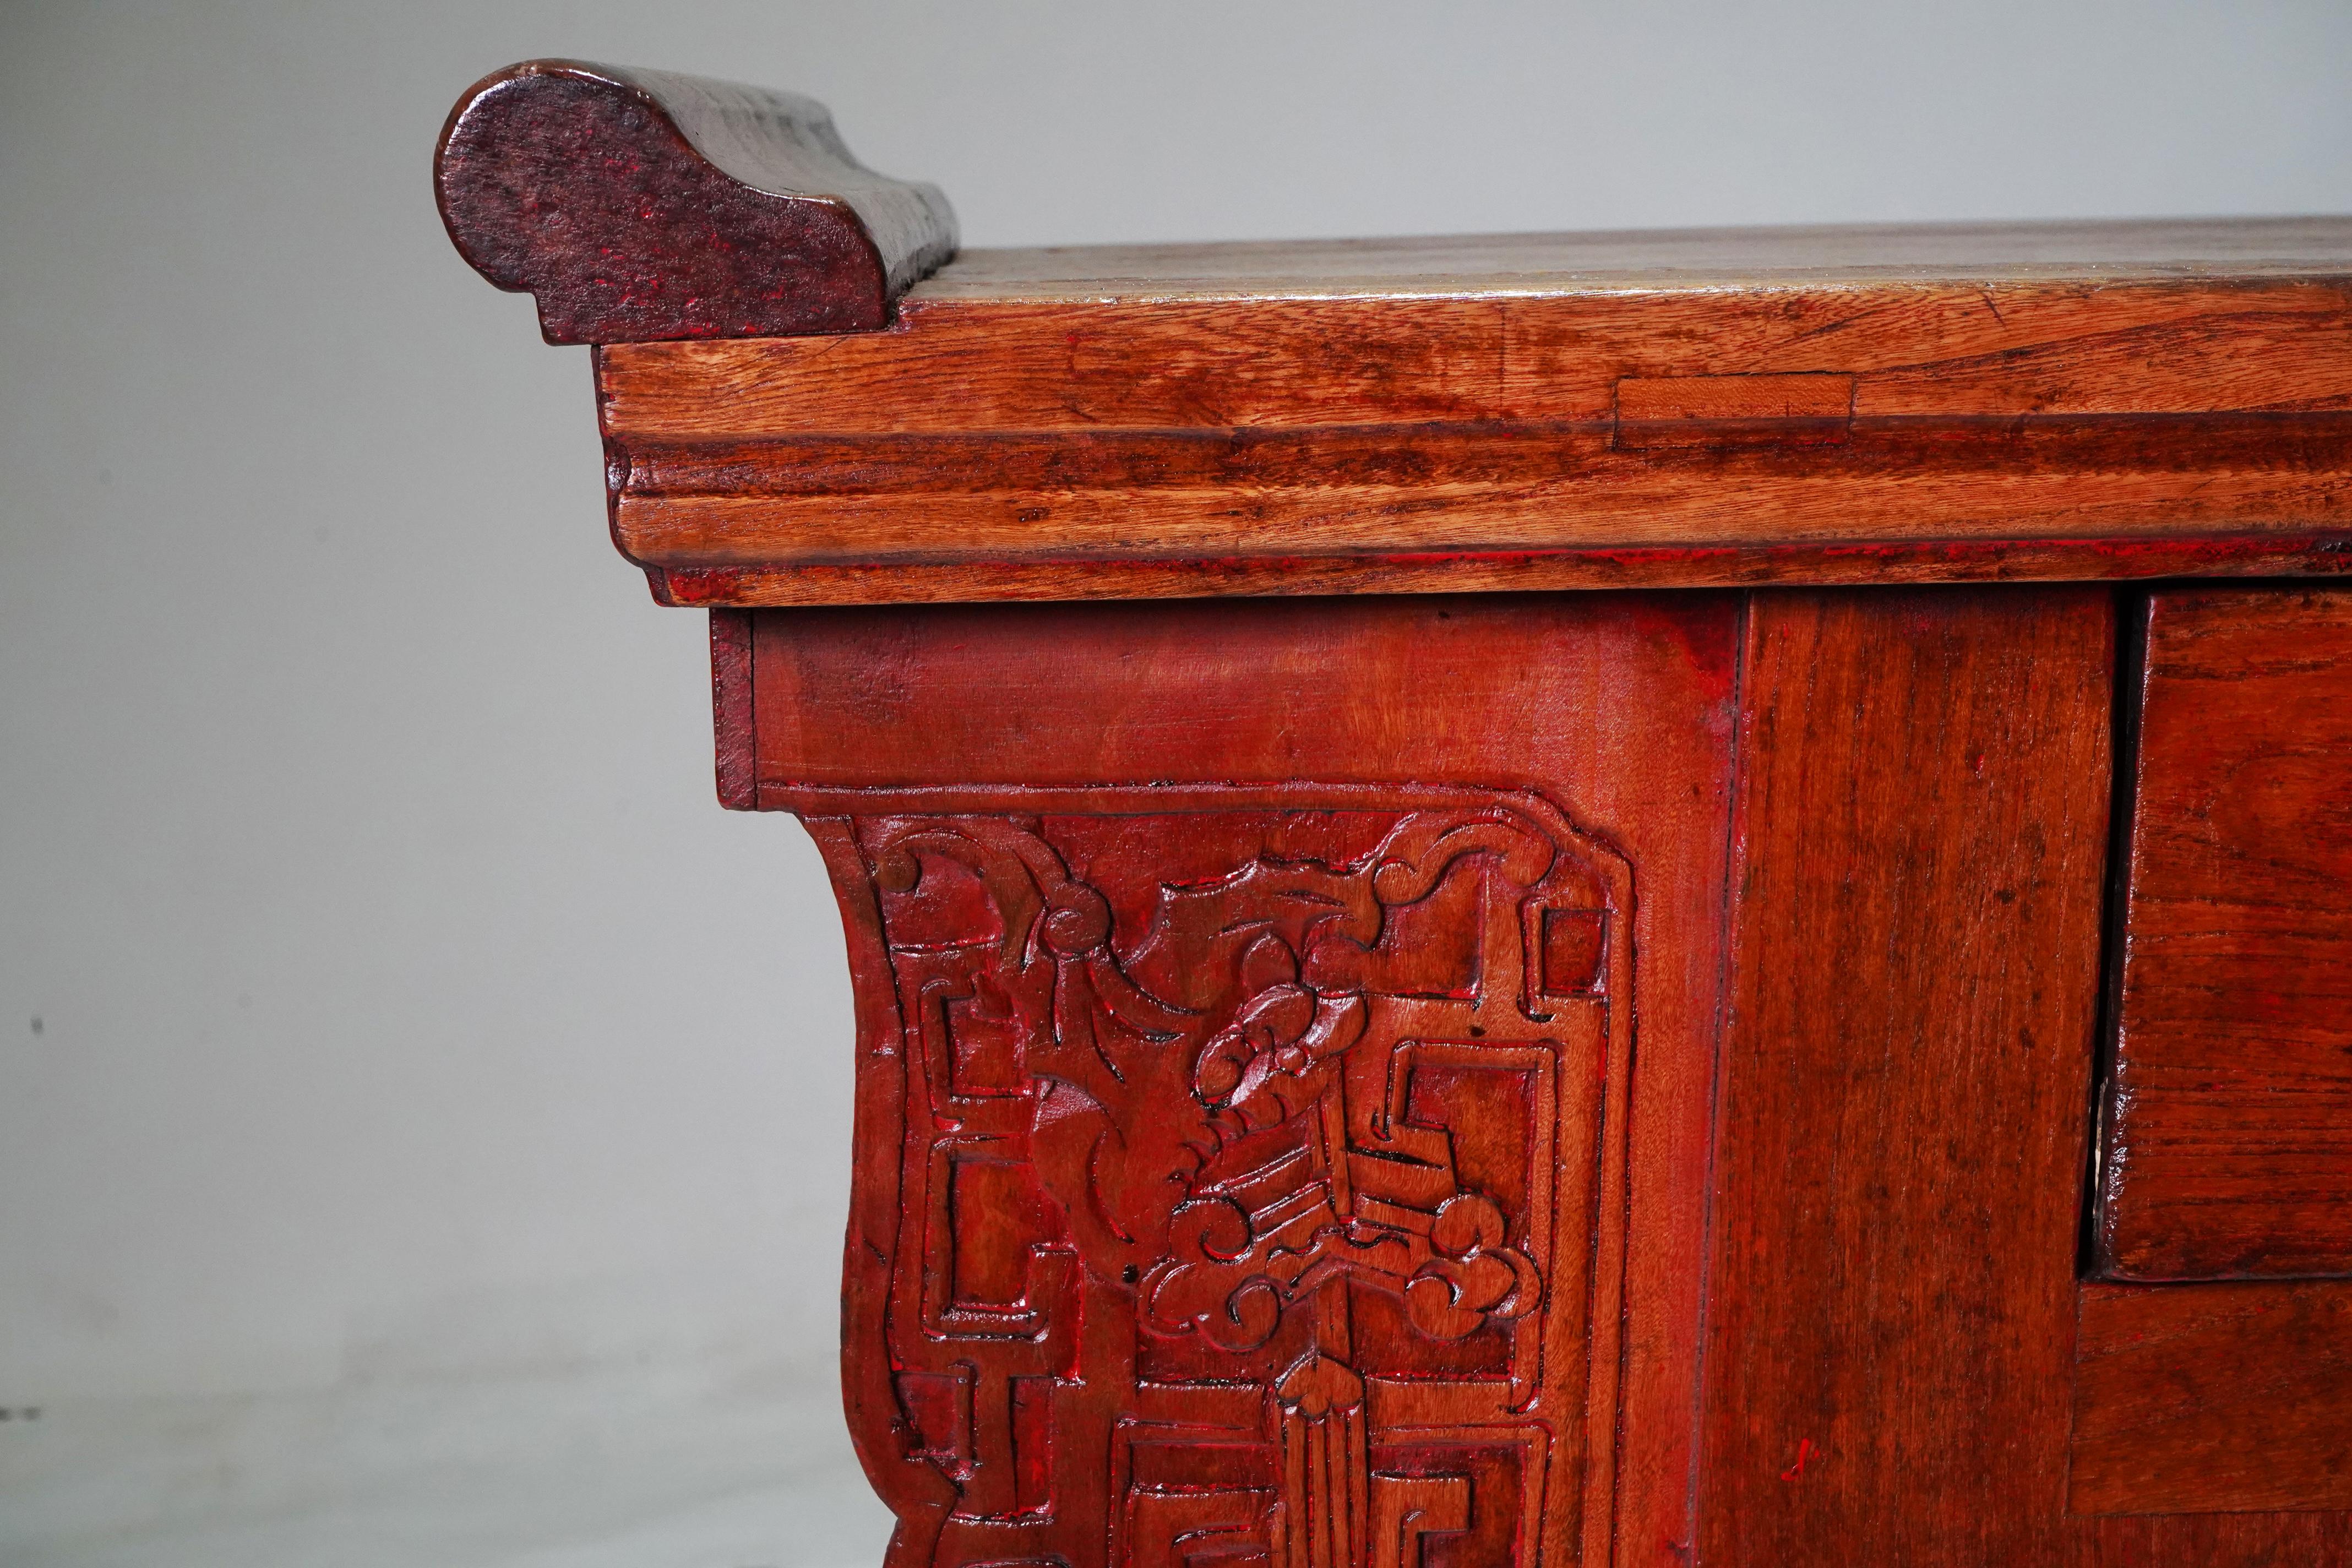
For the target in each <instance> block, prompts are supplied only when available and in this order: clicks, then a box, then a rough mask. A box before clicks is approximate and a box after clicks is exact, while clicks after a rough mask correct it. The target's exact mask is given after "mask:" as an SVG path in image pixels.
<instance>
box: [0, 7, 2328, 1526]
mask: <svg viewBox="0 0 2352 1568" xmlns="http://www.w3.org/2000/svg"><path fill="white" fill-rule="evenodd" d="M535 54H571V55H581V56H585V57H588V58H605V59H612V60H616V61H624V62H629V63H635V64H642V65H651V66H661V67H667V68H674V69H680V70H687V71H695V72H701V73H705V74H713V75H720V76H729V77H735V78H740V79H746V80H751V81H757V82H762V83H767V84H771V85H776V86H786V87H793V88H797V89H802V90H804V91H808V92H811V93H814V94H815V95H817V96H818V97H820V98H823V99H824V100H826V101H828V102H829V103H830V104H831V105H832V106H833V108H834V110H835V115H836V118H837V120H838V121H839V123H840V124H841V126H842V127H843V129H844V132H845V135H846V136H847V138H848V140H849V142H850V144H851V145H852V146H853V147H854V148H856V150H857V152H858V153H859V154H860V155H861V156H862V157H864V158H865V159H866V161H867V162H868V163H872V164H874V165H875V166H877V167H878V168H881V169H884V170H887V171H889V172H891V173H894V174H908V175H916V176H921V177H926V178H930V179H934V180H936V181H938V182H939V183H940V184H942V185H944V186H945V187H946V189H947V190H948V191H949V192H950V195H952V197H953V198H954V200H955V202H956V204H957V206H958V208H959V210H960V212H961V215H962V218H963V222H964V229H965V235H966V238H967V240H968V242H970V243H972V244H976V245H1006V244H1034V243H1047V242H1057V241H1082V240H1123V239H1180V238H1222V237H1257V236H1267V237H1274V236H1309V235H1332V234H1348V233H1383V232H1386V233H1410V232H1423V231H1437V230H1494V229H1510V228H1547V227H1553V228H1574V227H1613V226H1647V225H1689V224H1721V223H1775V222H1820V221H1846V220H1856V221H1861V220H1885V219H1923V218H1970V217H2020V216H2126V215H2152V214H2222V213H2284V212H2311V211H2344V210H2347V209H2352V92H2347V89H2346V83H2347V78H2348V77H2352V5H2346V4H2344V3H2343V0H2306V3H2294V0H2249V3H2244V4H2236V5H2227V6H2222V5H2184V4H2161V3H2156V0H2147V3H2140V4H2078V3H2069V0H2025V3H2003V0H1969V3H1966V4H1960V3H1954V4H1945V5H1906V4H1892V5H1890V4H1886V3H1885V0H1856V3H1853V4H1832V3H1828V0H1812V3H1808V4H1797V5H1770V4H1685V5H1597V4H1581V5H1542V4H1534V3H1528V4H1501V3H1479V0H1471V3H1465V4H1457V5H1447V6H1435V5H1427V4H1413V5H1396V4H1381V3H1370V4H1368V3H1363V0H1355V3H1349V4H1339V3H1317V4H1288V5H1277V4H1262V3H1261V4H1248V5H1243V4H1227V3H1217V4H1186V5H1163V6H1155V7H1144V6H1136V5H1112V4H1102V3H1099V0H1097V3H1092V4H1066V5H992V4H979V3H963V4H955V3H950V0H940V3H938V4H929V5H915V4H897V5H884V4H870V3H861V4H856V5H851V4H835V5H814V4H791V3H784V0H768V3H763V4H754V3H748V0H747V3H738V4H665V5H649V4H643V3H637V4H623V3H621V0H579V3H574V4H561V3H556V0H539V3H529V4H491V5H484V4H457V3H446V0H442V3H404V4H399V5H360V4H308V5H305V4H294V3H290V0H281V3H268V0H207V3H201V4H176V5H163V4H155V5H132V4H108V3H102V0H101V3H91V0H58V3H46V0H0V1412H7V1411H10V1410H16V1411H18V1412H21V1411H22V1409H23V1408H24V1407H26V1406H38V1407H40V1408H41V1410H42V1416H41V1418H40V1419H39V1420H37V1421H35V1420H26V1419H22V1418H21V1416H20V1417H19V1418H17V1419H14V1420H11V1421H5V1422H0V1560H5V1561H6V1562H8V1563H28V1564H29V1563H134V1562H135V1563H150V1562H152V1563H158V1564H161V1563H173V1564H174V1568H184V1565H185V1564H189V1563H195V1562H197V1561H199V1560H203V1561H211V1560H212V1559H210V1558H205V1557H204V1554H203V1543H204V1542H214V1544H215V1548H216V1549H217V1550H218V1551H219V1552H220V1553H222V1556H221V1560H222V1561H230V1560H234V1561H236V1562H238V1563H240V1565H241V1568H268V1564H272V1563H287V1564H299V1565H301V1568H311V1565H314V1564H320V1563H343V1562H349V1563H371V1564H373V1563H383V1564H405V1563H418V1564H423V1563H432V1564H434V1565H435V1568H470V1565H472V1564H477V1563H481V1564H488V1563H500V1564H504V1563H525V1562H529V1563H547V1564H560V1563H561V1564H571V1563H591V1562H594V1563H603V1562H604V1561H606V1560H607V1558H606V1557H604V1556H599V1555H597V1554H596V1553H597V1552H598V1551H599V1550H603V1548H601V1547H599V1546H598V1545H596V1544H595V1542H599V1541H601V1542H604V1544H605V1545H606V1546H610V1545H611V1544H612V1543H613V1542H624V1543H625V1551H623V1550H620V1549H618V1548H615V1549H614V1551H615V1552H616V1553H617V1554H615V1555H613V1556H612V1557H611V1559H610V1560H611V1561H614V1562H615V1563H618V1562H630V1563H642V1564H662V1563H688V1562H689V1561H692V1562H696V1563H699V1562H703V1561H706V1560H707V1561H709V1562H711V1563H717V1564H722V1565H723V1568H748V1565H749V1564H750V1563H752V1562H754V1561H758V1562H761V1563H805V1562H816V1561H820V1560H831V1557H833V1556H837V1557H839V1558H840V1560H842V1561H847V1562H870V1561H872V1560H873V1559H874V1555H875V1553H876V1552H877V1551H878V1542H879V1536H878V1534H877V1529H878V1528H879V1523H878V1515H877V1510H874V1509H873V1508H872V1506H871V1505H869V1504H867V1503H866V1502H864V1501H863V1500H862V1499H861V1498H860V1496H859V1495H858V1489H857V1488H856V1485H855V1483H854V1482H848V1481H845V1480H844V1479H842V1478H843V1477H844V1474H845V1472H844V1469H843V1463H844V1461H843V1458H842V1451H843V1448H844V1447H845V1439H844V1437H843V1436H842V1435H841V1432H840V1424H839V1419H838V1417H837V1415H835V1414H834V1400H835V1395H834V1392H833V1386H832V1383H831V1375H832V1374H831V1372H830V1360H831V1356H832V1350H833V1335H834V1305H833V1297H834V1283H833V1281H834V1275H835V1265H836V1253H837V1248H838V1246H839V1240H838V1237H839V1233H840V1228H841V1223H842V1216H843V1213H844V1209H845V1172H846V1169H847V1165H848V1149H847V1129H848V1124H849V1074H848V1058H849V1038H850V1023H849V1014H848V1000H847V995H846V985H845V979H844V976H843V973H842V969H841V964H840V962H839V959H840V951H839V950H840V938H839V935H838V932H837V929H836V927H835V917H834V914H833V911H832V908H831V905H830V901H829V899H828V897H827V896H826V894H825V892H824V886H823V883H822V880H821V878H820V876H819V873H818V869H817V867H816V862H815V858H814V853H813V851H812V850H811V849H810V848H809V847H808V845H807V844H806V842H805V840H804V839H803V837H801V835H800V834H799V831H798V829H797V828H796V827H794V826H793V825H792V824H791V823H790V822H789V821H786V820H782V819H776V818H764V817H762V818H753V817H749V816H736V815H730V814H723V813H721V812H720V811H719V808H718V807H717V806H716V805H715V804H714V803H713V799H712V792H711V785H710V782H709V775H710V760H709V752H710V744H709V718H708V707H707V698H706V666H705V653H704V643H703V636H704V626H703V621H702V617H701V616H697V615H693V614H689V613H686V612H679V611H663V610H657V609H656V608H655V607H654V606H653V605H652V604H651V603H650V602H649V601H648V599H647V596H646V592H645V590H644V587H643V586H642V584H641V581H640V580H639V578H638V577H637V576H636V574H635V573H633V572H631V571H630V570H629V569H628V568H627V567H626V566H625V565H624V564H623V563H621V562H620V561H619V560H618V559H617V558H616V557H614V554H613V553H612V552H611V549H610V547H609V545H608V544H607V542H606V541H605V538H604V521H603V510H602V494H601V474H600V464H599V457H598V452H597V447H596V442H595V438H594V431H593V414H592V410H591V406H590V402H589V389H588V370H587V364H586V357H585V355H584V353H583V352H582V351H579V350H576V349H573V350H564V351H554V350H550V349H547V348H545V347H543V346H541V344H540V343H539V342H538V340H537V334H536V331H535V330H534V322H533V320H532V315H531V309H530V303H529V301H528V300H525V299H523V298H521V297H520V296H509V295H502V294H499V293H496V292H494V291H492V290H491V289H488V287H487V286H485V285H484V284H483V283H482V282H481V281H480V280H479V279H478V278H476V277H475V276H474V275H473V274H472V273H471V272H470V271H468V270H467V268H465V267H464V266H463V264H461V263H460V262H459V261H458V259H457V257H456V255H455V254H454V253H453V252H452V251H451V249H450V247H449V246H448V244H447V241H446V238H445V237H444V236H443V234H442V232H441V228H440V225H439V222H438V220H437V218H436V216H435V213H434V210H433V205H432V201H431V192H430V185H429V174H428V172H429V155H430V152H431V147H432V143H433V140H434V136H435V133H436V132H437V131H438V129H439V127H440V122H441V119H442V116H443V115H444V113H445V112H446V110H447V108H448V106H449V104H450V102H451V101H452V100H453V99H454V98H455V96H456V95H457V92H458V91H459V89H462V88H463V87H464V86H465V85H466V84H467V82H469V81H471V80H472V79H474V78H476V77H477V76H478V75H481V74H482V73H484V72H486V71H487V70H488V69H490V68H494V67H497V66H499V65H501V64H504V63H506V62H508V61H509V60H512V59H515V58H522V57H525V56H530V55H535ZM354 1411H357V1412H360V1413H361V1414H359V1415H353V1412H354ZM534 1423H536V1424H537V1425H533V1424H534ZM665 1465H667V1466H668V1467H669V1469H668V1470H667V1471H665V1470H664V1468H663V1467H664V1466H665ZM795 1466H797V1467H799V1468H798V1469H797V1470H793V1467H795ZM787 1470H792V1471H793V1473H795V1474H800V1475H802V1476H803V1478H804V1479H806V1478H811V1477H821V1478H829V1479H824V1480H823V1482H822V1487H821V1488H820V1489H818V1490H814V1491H812V1490H809V1489H808V1488H806V1487H804V1488H803V1491H802V1492H800V1493H793V1494H791V1495H787V1494H786V1493H785V1492H782V1491H776V1490H774V1489H769V1490H766V1491H762V1490H761V1488H762V1487H764V1486H767V1484H768V1479H770V1478H771V1474H772V1473H776V1474H781V1473H782V1472H784V1471H787ZM673 1472H674V1475H673ZM656 1474H660V1475H667V1476H672V1479H665V1480H661V1481H659V1482H658V1483H656V1482H654V1481H650V1480H648V1479H647V1478H648V1477H650V1476H655V1475H656ZM519 1478H520V1479H519ZM817 1484H818V1483H816V1482H814V1481H812V1482H810V1485H811V1486H816V1485H817ZM371 1488H373V1491H371V1490H370V1489H371ZM469 1488H470V1489H469ZM632 1488H635V1491H633V1490H632ZM664 1488H667V1489H668V1490H667V1491H664V1490H663V1489H664ZM436 1489H437V1490H436ZM640 1493H642V1494H644V1495H643V1497H642V1498H639V1494H640ZM655 1493H660V1494H661V1495H660V1496H658V1497H656V1496H655V1495H654V1494H655ZM719 1493H725V1494H727V1495H728V1496H730V1497H732V1498H733V1499H734V1501H733V1502H732V1503H728V1504H726V1505H725V1507H723V1508H722V1507H720V1506H719V1504H715V1503H711V1502H710V1497H711V1496H716V1495H717V1494H719ZM706 1494H709V1495H706ZM370 1497H373V1498H374V1499H375V1500H374V1501H373V1502H370V1501H368V1499H369V1498H370ZM812 1498H814V1499H815V1501H814V1502H812V1501H811V1499H812ZM631 1499H639V1500H640V1501H643V1503H644V1508H643V1510H640V1513H641V1514H642V1517H640V1516H639V1515H638V1514H631V1513H630V1512H629V1510H630V1509H631V1508H633V1507H635V1506H636V1503H634V1502H631V1501H630V1500H631ZM706 1505H708V1506H706ZM502 1508H503V1509H505V1510H507V1512H506V1513H505V1514H501V1513H500V1511H499V1510H501V1509H502ZM698 1508H699V1509H702V1510H703V1512H702V1514H700V1515H696V1516H695V1517H697V1518H699V1519H700V1520H701V1521H702V1523H701V1524H700V1525H696V1524H694V1523H692V1522H691V1521H688V1522H685V1523H678V1524H677V1527H676V1528H675V1529H674V1530H673V1529H671V1528H670V1526H668V1525H666V1524H664V1523H663V1522H662V1521H663V1520H664V1519H670V1518H673V1516H674V1517H675V1519H676V1520H681V1521H683V1520H688V1515H693V1514H694V1512H695V1510H696V1509H698ZM370 1509H373V1510H374V1511H373V1512H369V1511H368V1510H370ZM664 1509H667V1510H670V1513H668V1514H665V1513H663V1511H662V1510H664ZM713 1509H717V1510H718V1512H716V1513H714V1512H713V1511H712V1510H713ZM727 1509H732V1510H733V1511H732V1512H727V1511H726V1510H727ZM304 1510H310V1511H309V1514H308V1515H305V1514H304ZM337 1510H341V1512H338V1511H337ZM648 1510H649V1511H648ZM719 1513H725V1515H726V1517H725V1520H724V1521H721V1523H720V1524H718V1525H713V1524H711V1522H710V1521H711V1520H713V1519H716V1518H718V1517H719ZM297 1516H302V1517H308V1518H310V1520H311V1522H310V1524H309V1525H307V1526H303V1525H299V1524H297V1523H289V1521H292V1520H295V1519H296V1518H297ZM12 1520H13V1521H15V1523H13V1524H12V1523H10V1522H9V1521H12ZM355 1521H356V1522H355ZM515 1521H520V1522H515ZM836 1525H837V1528H835V1527H836ZM706 1526H707V1527H708V1528H704V1527H706ZM697 1529H701V1530H702V1533H701V1534H700V1535H697V1534H695V1531H696V1530H697ZM236 1530H243V1531H247V1534H245V1535H239V1536H236V1544H234V1545H224V1544H221V1542H229V1541H230V1536H231V1534H232V1533H234V1531H236ZM305 1530H307V1531H308V1533H304V1531H305ZM12 1531H13V1533H12ZM271 1531H276V1533H274V1534H273V1533H271ZM534 1531H536V1532H538V1533H534ZM565 1531H571V1532H572V1533H570V1534H568V1535H567V1534H566V1533H565ZM632 1531H635V1533H634V1534H633V1533H632ZM224 1532H229V1533H224ZM730 1532H731V1533H730ZM755 1551H756V1552H758V1553H759V1555H757V1556H756V1557H754V1556H751V1555H746V1553H747V1552H755ZM534 1553H537V1554H536V1555H534ZM698 1553H699V1554H700V1555H698ZM730 1554H731V1555H730Z"/></svg>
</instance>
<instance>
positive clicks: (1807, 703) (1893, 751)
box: [1699, 589, 2113, 1568]
mask: <svg viewBox="0 0 2352 1568" xmlns="http://www.w3.org/2000/svg"><path fill="white" fill-rule="evenodd" d="M2112 633H2113V623H2112V615H2111V609H2110V605H2109V603H2108V599H2107V596H2106V595H2105V594H2101V593H2096V592H2091V591H2085V590H2074V589H2042V590H2008V591H1992V590H1985V591H1974V592H1955V591H1944V592H1885V593H1874V594H1835V595H1832V594H1759V595H1756V597H1755V600H1754V604H1753V607H1752V609H1751V612H1750V618H1749V624H1748V638H1747V650H1748V652H1747V662H1746V668H1745V669H1744V671H1743V675H1742V685H1743V695H1742V699H1741V702H1742V709H1743V712H1744V715H1745V717H1744V721H1743V724H1742V731H1743V741H1742V762H1741V782H1740V784H1739V796H1738V813H1739V819H1738V837H1737V840H1736V841H1737V843H1738V862H1737V864H1736V865H1735V867H1734V872H1733V876H1734V886H1735V887H1736V888H1737V889H1738V903H1737V907H1736V910H1735V913H1734V921H1735V925H1734V937H1733V948H1732V959H1731V972H1730V978H1729V987H1730V999H1729V1007H1730V1012H1729V1020H1728V1023H1727V1029H1726V1037H1725V1055H1724V1060H1723V1065H1722V1069H1721V1074H1720V1078H1719V1080H1718V1089H1717V1093H1718V1097H1719V1099H1718V1108H1717V1156H1716V1169H1715V1174H1714V1178H1713V1191H1714V1194H1715V1198H1714V1222H1713V1223H1714V1238H1713V1243H1712V1248H1711V1255H1712V1258H1713V1276H1712V1278H1711V1279H1710V1281H1709V1285H1708V1299H1709V1308H1708V1314H1707V1332H1706V1373H1705V1383H1706V1424H1705V1433H1706V1450H1705V1455H1704V1458H1703V1461H1702V1467H1701V1477H1700V1499H1699V1516H1700V1526H1701V1531H1702V1535H1701V1551H1700V1553H1699V1560H1700V1561H1702V1562H1707V1563H1905V1564H1908V1565H1914V1568H1925V1565H1928V1564H1936V1563H1950V1564H1954V1565H1956V1568H1958V1565H1962V1564H1965V1565H1968V1568H1980V1565H1982V1564H1985V1563H2002V1564H2039V1563H2055V1562H2063V1561H2065V1560H2066V1559H2067V1557H2068V1555H2069V1552H2070V1550H2071V1548H2070V1545H2069V1542H2068V1540H2067V1531H2066V1530H2065V1529H2064V1527H2063V1517H2062V1516H2063V1510H2064V1507H2065V1497H2066V1490H2065V1488H2066V1470H2065V1465H2066V1448H2065V1433H2066V1423H2067V1387H2068V1377H2069V1373H2070V1371H2071V1363H2072V1357H2071V1355H2070V1353H2069V1340H2070V1337H2071V1330H2072V1320H2073V1315H2074V1254H2075V1247H2076V1240H2077V1232H2078V1226H2079V1216H2080V1214H2081V1208H2080V1204H2081V1184H2082V1174H2083V1170H2084V1142H2085V1135H2086V1127H2085V1122H2086V1118H2085V1116H2084V1106H2085V1105H2086V1104H2087V1103H2088V1096H2089V1090H2090V1074H2091V1057H2092V1036H2093V1026H2094V1022H2095V1007H2096V997H2097V988H2098V973H2097V948H2098V926H2099V917H2100V905H2101V870H2102V866H2103V863H2104V860H2105V837H2106V816H2107V763H2108V749H2107V709H2108V702H2109V698H2110V680H2111V669H2110V658H2111V650H2112Z"/></svg>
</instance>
